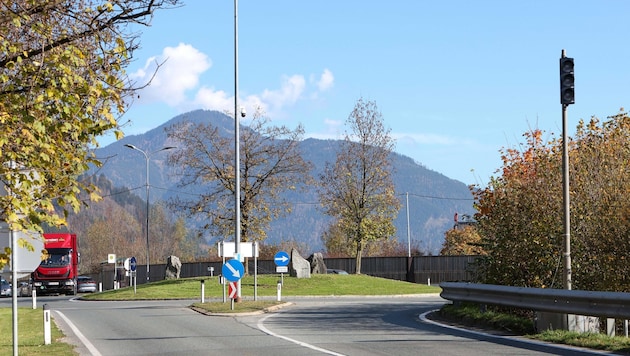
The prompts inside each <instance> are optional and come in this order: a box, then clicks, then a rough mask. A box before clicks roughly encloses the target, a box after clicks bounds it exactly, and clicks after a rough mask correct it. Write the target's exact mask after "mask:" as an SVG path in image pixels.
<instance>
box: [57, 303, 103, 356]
mask: <svg viewBox="0 0 630 356" xmlns="http://www.w3.org/2000/svg"><path fill="white" fill-rule="evenodd" d="M55 313H57V314H58V315H59V316H60V317H61V318H62V319H63V321H65V322H66V324H68V326H70V329H72V332H73V333H74V335H76V337H78V338H79V340H81V342H82V343H83V345H85V347H86V348H87V349H88V351H90V354H92V356H102V355H101V353H100V352H98V350H97V349H96V347H94V345H92V343H91V342H90V340H88V339H87V338H86V337H85V336H84V335H83V334H82V333H81V331H79V328H77V327H76V326H75V325H74V324H73V323H72V322H71V321H70V319H68V318H67V317H66V316H65V315H63V313H62V312H60V311H58V310H55Z"/></svg>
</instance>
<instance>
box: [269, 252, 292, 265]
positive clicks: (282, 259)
mask: <svg viewBox="0 0 630 356" xmlns="http://www.w3.org/2000/svg"><path fill="white" fill-rule="evenodd" d="M273 262H275V263H276V266H288V265H289V254H288V253H286V252H284V251H280V252H278V253H276V255H275V256H273Z"/></svg>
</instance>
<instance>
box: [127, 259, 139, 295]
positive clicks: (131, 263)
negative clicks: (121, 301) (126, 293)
mask: <svg viewBox="0 0 630 356" xmlns="http://www.w3.org/2000/svg"><path fill="white" fill-rule="evenodd" d="M137 267H138V263H137V261H136V258H135V257H131V259H130V260H129V268H130V269H131V279H132V281H133V294H136V284H137V278H136V268H137Z"/></svg>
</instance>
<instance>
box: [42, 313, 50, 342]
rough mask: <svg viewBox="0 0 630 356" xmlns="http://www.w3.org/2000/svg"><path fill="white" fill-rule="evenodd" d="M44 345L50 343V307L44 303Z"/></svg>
mask: <svg viewBox="0 0 630 356" xmlns="http://www.w3.org/2000/svg"><path fill="white" fill-rule="evenodd" d="M43 308H44V345H50V342H51V341H50V309H49V308H48V304H44V307H43Z"/></svg>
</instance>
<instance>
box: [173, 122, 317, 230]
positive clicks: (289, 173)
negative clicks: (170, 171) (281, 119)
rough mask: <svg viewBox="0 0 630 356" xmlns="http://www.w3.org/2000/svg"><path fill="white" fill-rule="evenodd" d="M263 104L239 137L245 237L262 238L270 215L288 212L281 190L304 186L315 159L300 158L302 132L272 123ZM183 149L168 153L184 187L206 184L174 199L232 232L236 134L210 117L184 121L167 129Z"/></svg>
mask: <svg viewBox="0 0 630 356" xmlns="http://www.w3.org/2000/svg"><path fill="white" fill-rule="evenodd" d="M268 124H269V119H267V118H266V117H265V116H264V113H263V112H262V111H261V110H260V109H259V110H257V111H256V113H255V114H254V116H253V119H252V121H251V124H250V125H249V127H248V128H246V129H244V130H241V137H240V140H239V141H240V148H239V149H240V159H241V162H240V170H241V172H240V177H241V182H240V187H241V194H240V211H241V239H242V241H262V240H264V239H265V238H266V232H265V229H267V228H268V226H269V223H270V222H271V220H272V219H274V218H277V217H279V216H281V215H283V214H285V213H288V212H290V205H289V203H288V202H287V201H285V200H283V198H282V196H281V194H280V193H282V192H284V191H287V190H296V189H298V188H300V187H304V184H305V183H306V182H307V181H308V179H309V177H310V176H309V171H310V170H311V164H310V163H307V162H305V161H304V160H303V159H302V156H301V153H300V151H299V147H298V144H299V142H300V140H301V138H302V136H303V134H304V129H303V128H302V126H301V125H300V126H299V127H297V128H296V129H295V130H291V129H289V128H287V127H284V126H282V127H275V126H271V125H268ZM167 134H168V136H169V138H170V139H172V140H174V141H176V142H177V146H178V147H180V148H181V149H179V150H177V152H175V153H174V154H172V155H170V156H169V163H170V164H171V165H176V166H179V173H178V175H179V176H180V183H179V186H180V187H188V186H202V187H204V191H203V193H202V194H201V195H199V196H198V197H195V198H193V199H186V197H184V196H180V197H179V198H176V199H174V200H172V201H171V203H172V205H173V206H174V207H176V208H177V209H179V210H182V211H183V212H185V213H186V214H187V215H188V216H190V217H193V216H196V217H199V218H201V219H204V220H206V221H207V223H206V224H205V225H204V229H207V230H209V231H211V232H212V233H214V234H216V235H219V236H224V237H226V238H229V237H230V236H233V233H234V228H235V219H234V210H235V209H234V208H235V206H234V193H235V192H234V190H235V179H234V178H235V174H234V137H231V136H229V135H228V136H226V135H225V134H221V132H220V129H219V128H218V127H215V126H213V125H212V124H210V123H199V124H192V123H190V122H182V123H180V124H176V125H174V126H171V127H170V128H168V129H167Z"/></svg>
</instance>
